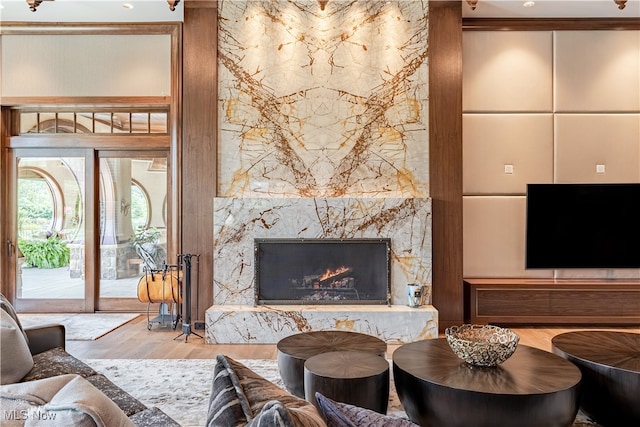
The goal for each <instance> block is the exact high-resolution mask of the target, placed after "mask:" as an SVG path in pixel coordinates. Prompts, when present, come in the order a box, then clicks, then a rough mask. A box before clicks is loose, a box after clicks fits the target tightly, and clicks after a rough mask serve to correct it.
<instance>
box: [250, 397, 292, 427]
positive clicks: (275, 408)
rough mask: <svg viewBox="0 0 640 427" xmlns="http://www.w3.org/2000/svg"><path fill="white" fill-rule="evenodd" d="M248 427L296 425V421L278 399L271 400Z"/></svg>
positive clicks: (290, 426)
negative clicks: (294, 421)
mask: <svg viewBox="0 0 640 427" xmlns="http://www.w3.org/2000/svg"><path fill="white" fill-rule="evenodd" d="M247 427H294V423H293V420H292V419H291V416H290V415H289V411H287V408H285V407H284V406H283V405H282V403H280V402H278V401H277V400H271V401H269V402H267V403H266V404H265V405H264V406H263V407H262V410H261V411H260V413H259V414H258V415H256V417H255V418H254V419H253V420H251V422H250V423H249V424H247Z"/></svg>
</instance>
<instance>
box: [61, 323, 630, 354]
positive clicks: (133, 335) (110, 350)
mask: <svg viewBox="0 0 640 427" xmlns="http://www.w3.org/2000/svg"><path fill="white" fill-rule="evenodd" d="M511 329H512V330H513V331H514V332H516V333H517V334H518V335H519V336H520V343H521V344H524V345H529V346H531V347H536V348H540V349H542V350H546V351H551V339H552V338H553V337H554V336H555V335H557V334H560V333H564V332H569V331H574V330H595V329H597V330H616V331H628V332H635V333H640V326H638V327H629V328H601V327H598V328H589V327H580V328H566V327H531V328H520V327H518V328H511ZM181 332H182V330H181V329H180V325H178V329H176V330H173V329H171V328H170V327H164V326H162V325H158V324H153V325H152V328H151V330H147V319H146V316H144V315H140V316H139V317H137V318H135V319H134V320H132V321H130V322H128V323H126V324H124V325H122V326H121V327H119V328H117V329H116V330H114V331H112V332H110V333H108V334H106V335H105V336H103V337H101V338H99V339H97V340H95V341H67V351H68V352H69V353H71V354H72V355H74V356H76V357H78V358H80V359H213V358H215V357H216V355H218V354H225V355H227V356H229V357H232V358H235V359H275V358H276V357H277V351H276V346H275V345H274V344H215V345H214V344H205V343H204V340H203V339H202V338H199V337H197V336H195V335H194V334H191V335H189V338H188V340H186V342H185V339H184V338H185V337H184V336H181V337H178V335H179V334H180V333H181ZM192 332H194V333H197V334H199V335H203V336H204V331H203V330H193V331H192ZM176 337H178V338H176ZM397 347H398V346H397V345H389V347H388V351H387V353H388V354H387V356H388V357H391V355H392V354H393V351H394V350H395V349H396V348H397Z"/></svg>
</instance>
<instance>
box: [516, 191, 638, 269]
mask: <svg viewBox="0 0 640 427" xmlns="http://www.w3.org/2000/svg"><path fill="white" fill-rule="evenodd" d="M525 259H526V268H529V269H535V268H538V269H544V268H549V269H563V268H640V184H528V185H527V217H526V256H525Z"/></svg>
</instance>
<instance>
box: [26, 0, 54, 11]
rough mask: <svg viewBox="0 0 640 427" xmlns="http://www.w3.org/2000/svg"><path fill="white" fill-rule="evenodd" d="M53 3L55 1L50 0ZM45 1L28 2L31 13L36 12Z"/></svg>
mask: <svg viewBox="0 0 640 427" xmlns="http://www.w3.org/2000/svg"><path fill="white" fill-rule="evenodd" d="M50 1H53V0H50ZM42 2H43V0H27V4H28V5H29V9H31V12H35V11H36V8H37V7H38V6H40V3H42Z"/></svg>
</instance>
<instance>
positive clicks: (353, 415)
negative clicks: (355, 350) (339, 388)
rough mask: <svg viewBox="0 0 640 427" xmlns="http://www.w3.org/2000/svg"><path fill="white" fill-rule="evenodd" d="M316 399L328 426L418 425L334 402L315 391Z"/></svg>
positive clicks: (400, 426) (413, 426)
mask: <svg viewBox="0 0 640 427" xmlns="http://www.w3.org/2000/svg"><path fill="white" fill-rule="evenodd" d="M316 400H317V401H318V406H319V408H320V412H321V413H322V415H323V416H324V419H325V421H326V422H327V426H328V427H361V426H362V427H418V424H414V423H413V422H411V421H409V420H405V419H403V418H398V417H392V416H389V415H382V414H379V413H377V412H375V411H372V410H370V409H365V408H359V407H357V406H354V405H349V404H347V403H341V402H335V401H333V400H331V399H329V398H328V397H325V396H323V395H322V394H320V393H317V392H316Z"/></svg>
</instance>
